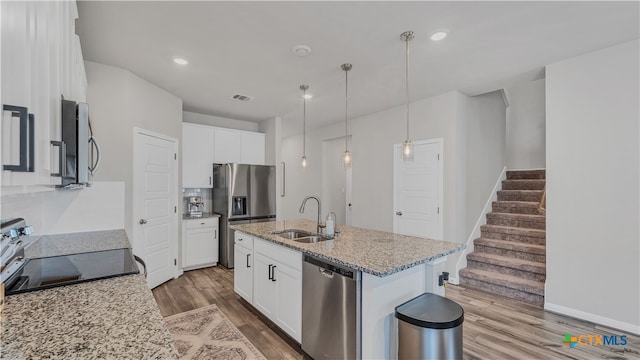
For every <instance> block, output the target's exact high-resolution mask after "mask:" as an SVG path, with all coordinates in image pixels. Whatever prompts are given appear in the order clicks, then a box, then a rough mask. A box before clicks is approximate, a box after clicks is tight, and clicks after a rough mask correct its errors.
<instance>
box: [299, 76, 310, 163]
mask: <svg viewBox="0 0 640 360" xmlns="http://www.w3.org/2000/svg"><path fill="white" fill-rule="evenodd" d="M308 89H309V85H300V90H302V163H301V165H302V168H303V169H304V168H306V167H307V90H308Z"/></svg>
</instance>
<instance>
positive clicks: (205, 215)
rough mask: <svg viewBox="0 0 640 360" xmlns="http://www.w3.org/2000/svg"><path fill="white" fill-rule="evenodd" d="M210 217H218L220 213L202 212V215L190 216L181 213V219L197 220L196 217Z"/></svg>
mask: <svg viewBox="0 0 640 360" xmlns="http://www.w3.org/2000/svg"><path fill="white" fill-rule="evenodd" d="M212 217H220V214H216V213H202V215H198V216H191V215H189V214H182V220H198V219H206V218H212Z"/></svg>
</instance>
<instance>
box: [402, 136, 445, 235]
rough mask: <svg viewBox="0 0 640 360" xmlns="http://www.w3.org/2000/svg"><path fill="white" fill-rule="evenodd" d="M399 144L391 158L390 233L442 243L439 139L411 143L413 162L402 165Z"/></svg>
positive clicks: (440, 147) (440, 143)
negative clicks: (391, 208)
mask: <svg viewBox="0 0 640 360" xmlns="http://www.w3.org/2000/svg"><path fill="white" fill-rule="evenodd" d="M400 150H401V147H400V144H396V145H394V156H393V159H394V160H393V169H394V176H393V188H394V195H393V203H394V212H395V213H394V215H393V217H394V221H393V232H395V233H399V234H405V235H413V236H420V237H427V238H430V239H437V240H440V239H442V192H443V187H442V181H443V177H442V175H443V174H442V173H443V171H442V169H443V167H442V164H443V157H442V139H435V140H420V141H415V142H413V150H414V155H413V161H410V162H404V161H403V160H402V158H401V156H400Z"/></svg>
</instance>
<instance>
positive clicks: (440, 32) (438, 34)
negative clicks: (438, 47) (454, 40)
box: [429, 30, 448, 41]
mask: <svg viewBox="0 0 640 360" xmlns="http://www.w3.org/2000/svg"><path fill="white" fill-rule="evenodd" d="M447 34H448V32H447V31H446V30H438V31H436V32H434V33H433V34H431V36H430V37H429V38H430V39H431V40H433V41H440V40H442V39H444V38H446V37H447Z"/></svg>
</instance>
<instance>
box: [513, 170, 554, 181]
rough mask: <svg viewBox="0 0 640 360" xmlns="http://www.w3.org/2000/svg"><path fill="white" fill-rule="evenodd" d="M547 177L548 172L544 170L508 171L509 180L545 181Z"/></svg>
mask: <svg viewBox="0 0 640 360" xmlns="http://www.w3.org/2000/svg"><path fill="white" fill-rule="evenodd" d="M545 175H546V172H545V171H544V170H529V171H507V180H528V179H540V180H544V178H545Z"/></svg>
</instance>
